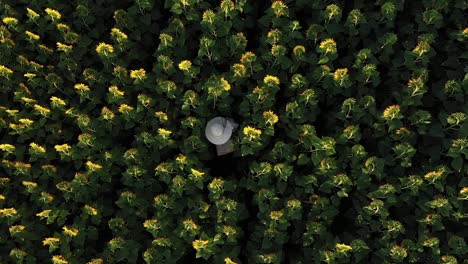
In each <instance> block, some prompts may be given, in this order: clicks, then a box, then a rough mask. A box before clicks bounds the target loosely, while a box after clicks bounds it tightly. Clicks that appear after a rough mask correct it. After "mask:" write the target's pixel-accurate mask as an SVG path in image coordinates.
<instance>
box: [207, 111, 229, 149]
mask: <svg viewBox="0 0 468 264" xmlns="http://www.w3.org/2000/svg"><path fill="white" fill-rule="evenodd" d="M233 129H234V128H233V125H232V123H231V122H230V121H229V120H228V119H226V118H224V117H220V116H218V117H215V118H213V119H211V120H210V121H208V123H207V124H206V128H205V135H206V138H207V139H208V140H209V141H210V142H211V143H213V144H215V145H223V144H224V143H226V142H228V141H229V139H230V138H231V135H232V130H233Z"/></svg>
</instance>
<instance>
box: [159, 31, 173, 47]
mask: <svg viewBox="0 0 468 264" xmlns="http://www.w3.org/2000/svg"><path fill="white" fill-rule="evenodd" d="M159 40H160V41H161V43H162V44H163V45H164V46H165V47H167V46H169V45H171V43H172V41H173V40H174V38H173V37H172V36H171V35H169V34H166V33H161V34H159Z"/></svg>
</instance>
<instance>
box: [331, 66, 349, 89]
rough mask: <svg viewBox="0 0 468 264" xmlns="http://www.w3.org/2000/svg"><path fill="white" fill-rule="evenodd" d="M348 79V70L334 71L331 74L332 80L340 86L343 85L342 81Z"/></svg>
mask: <svg viewBox="0 0 468 264" xmlns="http://www.w3.org/2000/svg"><path fill="white" fill-rule="evenodd" d="M347 78H348V68H341V69H336V70H335V72H334V73H333V80H335V81H336V82H339V84H340V86H342V85H343V83H344V81H346V79H347Z"/></svg>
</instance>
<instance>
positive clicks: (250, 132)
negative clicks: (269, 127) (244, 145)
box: [242, 126, 262, 141]
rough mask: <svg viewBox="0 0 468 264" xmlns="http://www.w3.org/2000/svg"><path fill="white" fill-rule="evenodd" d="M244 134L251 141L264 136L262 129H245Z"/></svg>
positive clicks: (248, 127)
mask: <svg viewBox="0 0 468 264" xmlns="http://www.w3.org/2000/svg"><path fill="white" fill-rule="evenodd" d="M242 132H243V133H244V135H245V136H247V137H249V140H250V141H251V140H253V139H256V138H258V137H259V136H260V135H261V134H262V131H261V130H260V129H256V128H254V127H251V126H246V127H244V129H243V130H242Z"/></svg>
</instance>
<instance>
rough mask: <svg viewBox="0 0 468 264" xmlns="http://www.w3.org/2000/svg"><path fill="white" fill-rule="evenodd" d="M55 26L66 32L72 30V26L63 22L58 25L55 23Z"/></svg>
mask: <svg viewBox="0 0 468 264" xmlns="http://www.w3.org/2000/svg"><path fill="white" fill-rule="evenodd" d="M55 27H56V28H57V30H58V31H60V32H66V31H69V30H70V27H69V26H67V25H66V24H63V23H58V24H57V25H55Z"/></svg>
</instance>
